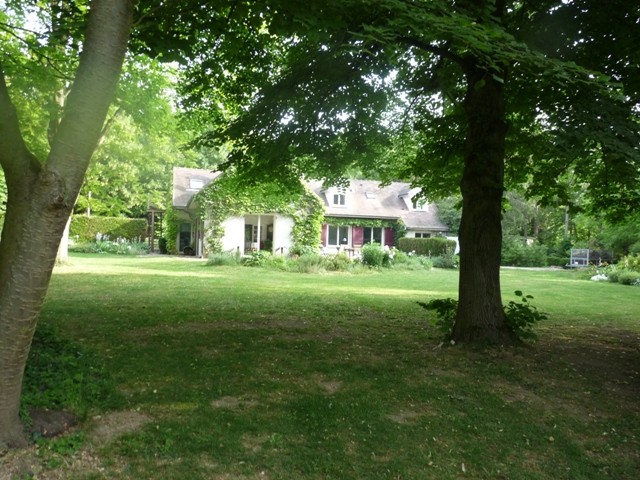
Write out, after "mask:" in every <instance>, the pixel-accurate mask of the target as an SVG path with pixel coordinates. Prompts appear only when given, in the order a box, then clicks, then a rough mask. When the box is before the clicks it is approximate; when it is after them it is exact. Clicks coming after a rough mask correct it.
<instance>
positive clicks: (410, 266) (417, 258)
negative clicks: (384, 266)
mask: <svg viewBox="0 0 640 480" xmlns="http://www.w3.org/2000/svg"><path fill="white" fill-rule="evenodd" d="M433 266H434V265H433V259H432V258H429V257H425V256H422V255H407V254H406V253H404V252H400V251H397V252H396V253H395V255H394V257H393V263H392V264H391V268H393V269H394V270H409V271H415V270H431V269H432V268H433Z"/></svg>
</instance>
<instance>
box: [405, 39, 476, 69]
mask: <svg viewBox="0 0 640 480" xmlns="http://www.w3.org/2000/svg"><path fill="white" fill-rule="evenodd" d="M398 41H400V42H402V43H404V44H405V45H409V46H411V47H416V48H419V49H420V50H424V51H425V52H429V53H433V54H435V55H438V56H440V57H442V58H447V59H449V60H451V61H453V62H455V63H457V64H459V65H462V64H463V63H464V61H465V60H464V57H461V56H460V55H457V54H455V53H453V52H452V51H451V50H450V49H448V48H446V47H439V46H437V45H433V44H431V43H429V42H425V41H423V40H420V39H419V38H415V37H408V36H400V37H398Z"/></svg>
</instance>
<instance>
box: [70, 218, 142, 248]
mask: <svg viewBox="0 0 640 480" xmlns="http://www.w3.org/2000/svg"><path fill="white" fill-rule="evenodd" d="M146 233H147V221H146V220H145V219H143V218H121V217H87V216H84V215H74V216H73V217H71V226H70V228H69V236H70V237H71V238H75V239H77V240H78V241H81V242H90V241H95V240H96V239H98V235H99V236H100V239H101V240H102V239H104V240H117V239H119V238H124V239H126V240H130V241H135V240H140V239H141V238H144V236H145V235H146Z"/></svg>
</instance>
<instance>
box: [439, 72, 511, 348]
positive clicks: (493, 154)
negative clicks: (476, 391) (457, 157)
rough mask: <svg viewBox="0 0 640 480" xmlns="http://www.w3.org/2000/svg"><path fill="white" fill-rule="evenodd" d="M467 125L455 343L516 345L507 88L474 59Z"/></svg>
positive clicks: (469, 74)
mask: <svg viewBox="0 0 640 480" xmlns="http://www.w3.org/2000/svg"><path fill="white" fill-rule="evenodd" d="M465 74H466V77H467V82H468V83H467V95H466V98H465V103H464V108H465V113H466V116H467V121H468V131H467V141H466V146H465V158H464V171H463V175H462V181H461V184H460V187H461V192H462V218H461V221H460V232H459V241H460V280H459V292H458V295H459V304H458V312H457V317H456V322H455V326H454V329H453V335H452V339H453V340H455V341H457V342H473V343H489V344H504V343H513V342H514V341H515V335H514V334H513V332H512V330H511V329H510V328H509V327H508V326H507V325H506V323H505V315H504V310H503V307H502V296H501V293H500V253H501V247H502V227H501V219H502V195H503V191H504V155H505V136H506V131H507V125H506V121H505V106H504V86H503V84H502V82H500V81H499V80H497V79H496V78H494V76H493V75H492V74H490V73H488V72H487V71H486V70H484V69H482V68H480V67H479V66H478V65H477V64H476V63H474V62H473V61H470V62H469V64H468V65H466V68H465Z"/></svg>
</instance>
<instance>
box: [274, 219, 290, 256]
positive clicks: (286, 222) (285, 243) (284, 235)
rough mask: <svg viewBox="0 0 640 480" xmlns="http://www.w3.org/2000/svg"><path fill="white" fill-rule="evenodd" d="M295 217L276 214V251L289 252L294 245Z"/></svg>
mask: <svg viewBox="0 0 640 480" xmlns="http://www.w3.org/2000/svg"><path fill="white" fill-rule="evenodd" d="M292 232H293V218H291V217H284V216H282V215H276V216H275V220H274V224H273V251H274V253H285V254H286V253H288V252H289V249H290V248H291V247H292V246H293V236H292Z"/></svg>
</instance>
